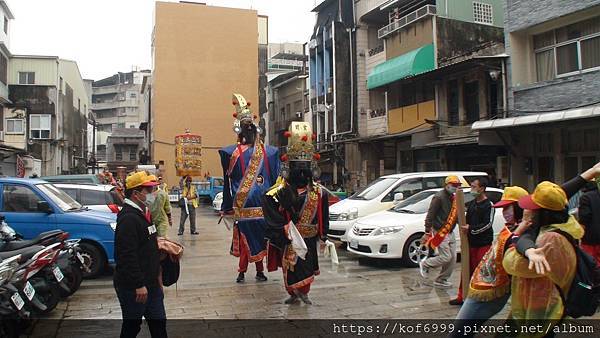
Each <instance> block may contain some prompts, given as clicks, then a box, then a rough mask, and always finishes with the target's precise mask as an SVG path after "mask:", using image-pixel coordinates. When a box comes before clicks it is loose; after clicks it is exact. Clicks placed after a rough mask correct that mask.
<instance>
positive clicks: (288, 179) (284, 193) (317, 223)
mask: <svg viewBox="0 0 600 338" xmlns="http://www.w3.org/2000/svg"><path fill="white" fill-rule="evenodd" d="M285 134H286V137H288V146H287V153H286V154H285V155H283V156H282V158H281V161H282V162H281V175H280V177H279V178H278V180H277V184H276V185H275V186H274V187H273V188H272V189H271V190H269V192H267V194H266V195H265V197H264V203H263V210H264V216H265V221H266V223H267V231H266V232H265V236H266V237H267V238H268V239H269V248H268V250H269V253H268V269H269V271H274V270H277V268H279V267H281V268H282V270H283V280H284V285H285V288H286V290H287V292H288V293H289V295H290V298H288V299H287V300H286V301H285V303H286V304H292V303H294V302H296V301H298V298H300V299H302V301H304V302H305V303H306V304H311V301H310V300H309V299H308V292H309V291H310V285H311V284H312V282H313V281H314V278H315V276H317V275H318V274H319V261H318V251H317V250H318V248H319V240H325V237H326V235H327V230H328V229H329V203H328V200H329V197H328V194H327V192H326V191H325V190H324V189H322V187H321V186H320V185H318V184H317V183H315V182H314V181H313V179H314V178H317V177H318V176H319V175H320V172H319V168H318V165H317V161H318V159H319V154H316V153H315V149H314V145H313V143H312V141H313V139H314V135H313V134H312V130H311V128H310V125H309V124H308V123H305V122H292V124H291V126H290V129H289V131H287V132H286V133H285ZM294 227H295V228H296V229H297V230H298V232H297V233H299V235H300V236H294V235H293V234H294V233H296V232H295V230H294ZM292 238H294V240H292ZM298 239H299V241H303V242H304V244H305V247H306V249H307V251H306V255H305V257H304V258H302V257H300V256H301V254H302V251H303V249H304V248H300V249H299V247H300V246H301V245H300V244H301V243H299V241H298ZM295 248H296V249H295ZM299 250H300V251H299Z"/></svg>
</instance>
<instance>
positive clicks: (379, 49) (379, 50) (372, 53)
mask: <svg viewBox="0 0 600 338" xmlns="http://www.w3.org/2000/svg"><path fill="white" fill-rule="evenodd" d="M383 52H385V48H384V47H383V45H379V46H377V47H375V48H371V49H369V56H375V55H377V54H379V53H383Z"/></svg>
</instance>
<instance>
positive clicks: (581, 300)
mask: <svg viewBox="0 0 600 338" xmlns="http://www.w3.org/2000/svg"><path fill="white" fill-rule="evenodd" d="M554 231H555V232H558V233H559V234H561V235H563V236H564V237H565V238H566V239H567V240H569V242H570V243H571V244H572V245H573V249H575V255H576V257H577V270H576V271H575V276H574V277H573V282H572V283H571V287H570V288H569V290H568V292H567V294H566V295H565V294H564V293H563V291H562V289H561V288H560V287H559V286H558V285H556V284H554V285H555V286H556V288H557V289H558V292H559V293H560V298H561V300H562V302H563V305H564V312H563V318H564V317H565V316H570V317H573V318H579V317H582V316H593V315H594V314H595V313H596V310H597V309H598V306H600V267H599V266H598V263H597V262H596V259H595V258H594V257H592V256H591V255H590V254H588V253H587V252H585V251H583V250H582V249H581V247H580V246H579V245H578V244H577V241H575V239H574V238H573V236H571V235H570V234H568V233H566V232H564V231H561V230H554ZM565 296H566V297H565Z"/></svg>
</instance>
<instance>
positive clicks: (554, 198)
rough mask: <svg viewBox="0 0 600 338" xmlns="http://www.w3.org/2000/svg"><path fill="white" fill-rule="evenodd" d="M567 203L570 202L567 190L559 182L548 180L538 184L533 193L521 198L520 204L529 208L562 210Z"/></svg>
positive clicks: (524, 207)
mask: <svg viewBox="0 0 600 338" xmlns="http://www.w3.org/2000/svg"><path fill="white" fill-rule="evenodd" d="M567 204H569V199H568V198H567V194H566V193H565V191H564V190H563V189H562V188H561V187H560V186H559V185H558V184H555V183H552V182H548V181H544V182H542V183H540V184H538V185H537V187H536V188H535V191H534V192H533V194H532V195H528V196H525V197H523V198H521V199H519V206H521V208H523V209H529V210H536V209H542V208H543V209H548V210H554V211H562V210H564V209H565V207H566V206H567Z"/></svg>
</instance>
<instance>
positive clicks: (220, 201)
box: [212, 191, 223, 212]
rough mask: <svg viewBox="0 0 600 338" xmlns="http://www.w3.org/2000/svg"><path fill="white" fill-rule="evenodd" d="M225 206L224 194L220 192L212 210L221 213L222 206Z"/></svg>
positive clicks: (214, 200)
mask: <svg viewBox="0 0 600 338" xmlns="http://www.w3.org/2000/svg"><path fill="white" fill-rule="evenodd" d="M222 204H223V192H222V191H221V192H219V193H218V194H216V195H215V198H214V199H213V202H212V208H213V210H214V211H215V212H219V211H221V205H222Z"/></svg>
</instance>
